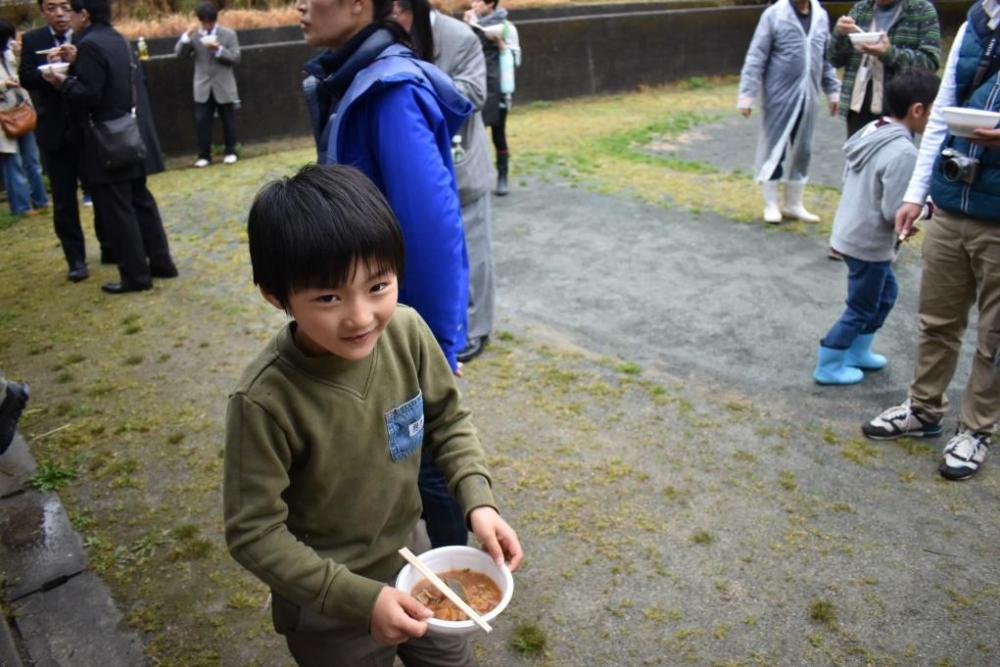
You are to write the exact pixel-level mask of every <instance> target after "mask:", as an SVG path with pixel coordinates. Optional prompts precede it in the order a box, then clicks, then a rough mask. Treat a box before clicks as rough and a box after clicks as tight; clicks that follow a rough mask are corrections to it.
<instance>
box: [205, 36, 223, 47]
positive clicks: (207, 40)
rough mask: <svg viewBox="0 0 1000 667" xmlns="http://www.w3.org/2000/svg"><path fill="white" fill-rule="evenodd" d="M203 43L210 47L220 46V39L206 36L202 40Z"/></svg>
mask: <svg viewBox="0 0 1000 667" xmlns="http://www.w3.org/2000/svg"><path fill="white" fill-rule="evenodd" d="M201 43H202V44H204V45H205V46H208V45H210V44H218V43H219V38H218V37H216V36H215V35H205V36H204V37H202V38H201Z"/></svg>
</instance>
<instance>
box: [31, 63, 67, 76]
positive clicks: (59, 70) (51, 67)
mask: <svg viewBox="0 0 1000 667" xmlns="http://www.w3.org/2000/svg"><path fill="white" fill-rule="evenodd" d="M38 70H39V71H40V72H41V73H42V74H45V73H46V72H49V71H52V72H55V73H56V74H65V73H66V72H68V71H69V63H45V64H44V65H39V66H38Z"/></svg>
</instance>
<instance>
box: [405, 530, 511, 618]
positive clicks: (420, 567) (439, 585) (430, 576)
mask: <svg viewBox="0 0 1000 667" xmlns="http://www.w3.org/2000/svg"><path fill="white" fill-rule="evenodd" d="M399 555H400V556H402V557H403V558H405V559H406V562H407V563H409V564H410V565H412V566H413V567H415V568H416V569H417V572H419V573H420V574H422V575H424V576H425V577H427V580H428V581H430V582H431V583H432V584H434V587H435V588H436V589H438V590H439V591H441V592H442V593H443V594H444V596H445V597H446V598H448V599H449V600H451V601H452V602H454V603H455V606H456V607H458V608H459V609H461V610H462V612H464V613H465V615H466V616H468V617H469V618H470V619H471V620H473V621H475V623H476V625H478V626H479V627H481V628H482V629H483V630H485V631H486V632H492V631H493V628H492V627H490V624H489V623H487V622H486V621H484V620H483V617H482V616H480V615H479V614H477V613H476V610H475V609H473V608H472V607H470V606H469V605H468V604H466V602H465V600H463V599H462V598H460V597H459V596H458V594H457V593H456V592H455V591H453V590H451V588H449V587H448V584H446V583H444V582H443V581H441V578H440V577H438V576H437V575H436V574H434V572H432V571H431V569H430V568H429V567H427V566H426V565H424V564H423V563H421V562H420V559H418V558H417V557H416V556H414V555H413V552H412V551H410V550H409V549H408V548H406V547H403V548H402V549H400V550H399ZM407 592H409V591H407Z"/></svg>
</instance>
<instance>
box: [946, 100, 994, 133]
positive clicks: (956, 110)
mask: <svg viewBox="0 0 1000 667" xmlns="http://www.w3.org/2000/svg"><path fill="white" fill-rule="evenodd" d="M941 115H942V116H944V122H946V123H947V124H948V131H949V132H951V133H952V134H954V135H955V136H956V137H965V138H970V137H972V131H973V130H975V129H977V128H982V129H986V130H992V129H993V128H995V127H997V125H998V124H1000V113H997V112H996V111H983V110H982V109H966V108H965V107H944V108H943V109H941Z"/></svg>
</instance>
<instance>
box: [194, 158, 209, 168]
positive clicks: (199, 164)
mask: <svg viewBox="0 0 1000 667" xmlns="http://www.w3.org/2000/svg"><path fill="white" fill-rule="evenodd" d="M194 166H195V167H197V168H198V169H201V168H203V167H207V166H208V160H206V159H205V158H203V157H200V158H198V159H197V160H195V163H194Z"/></svg>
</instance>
